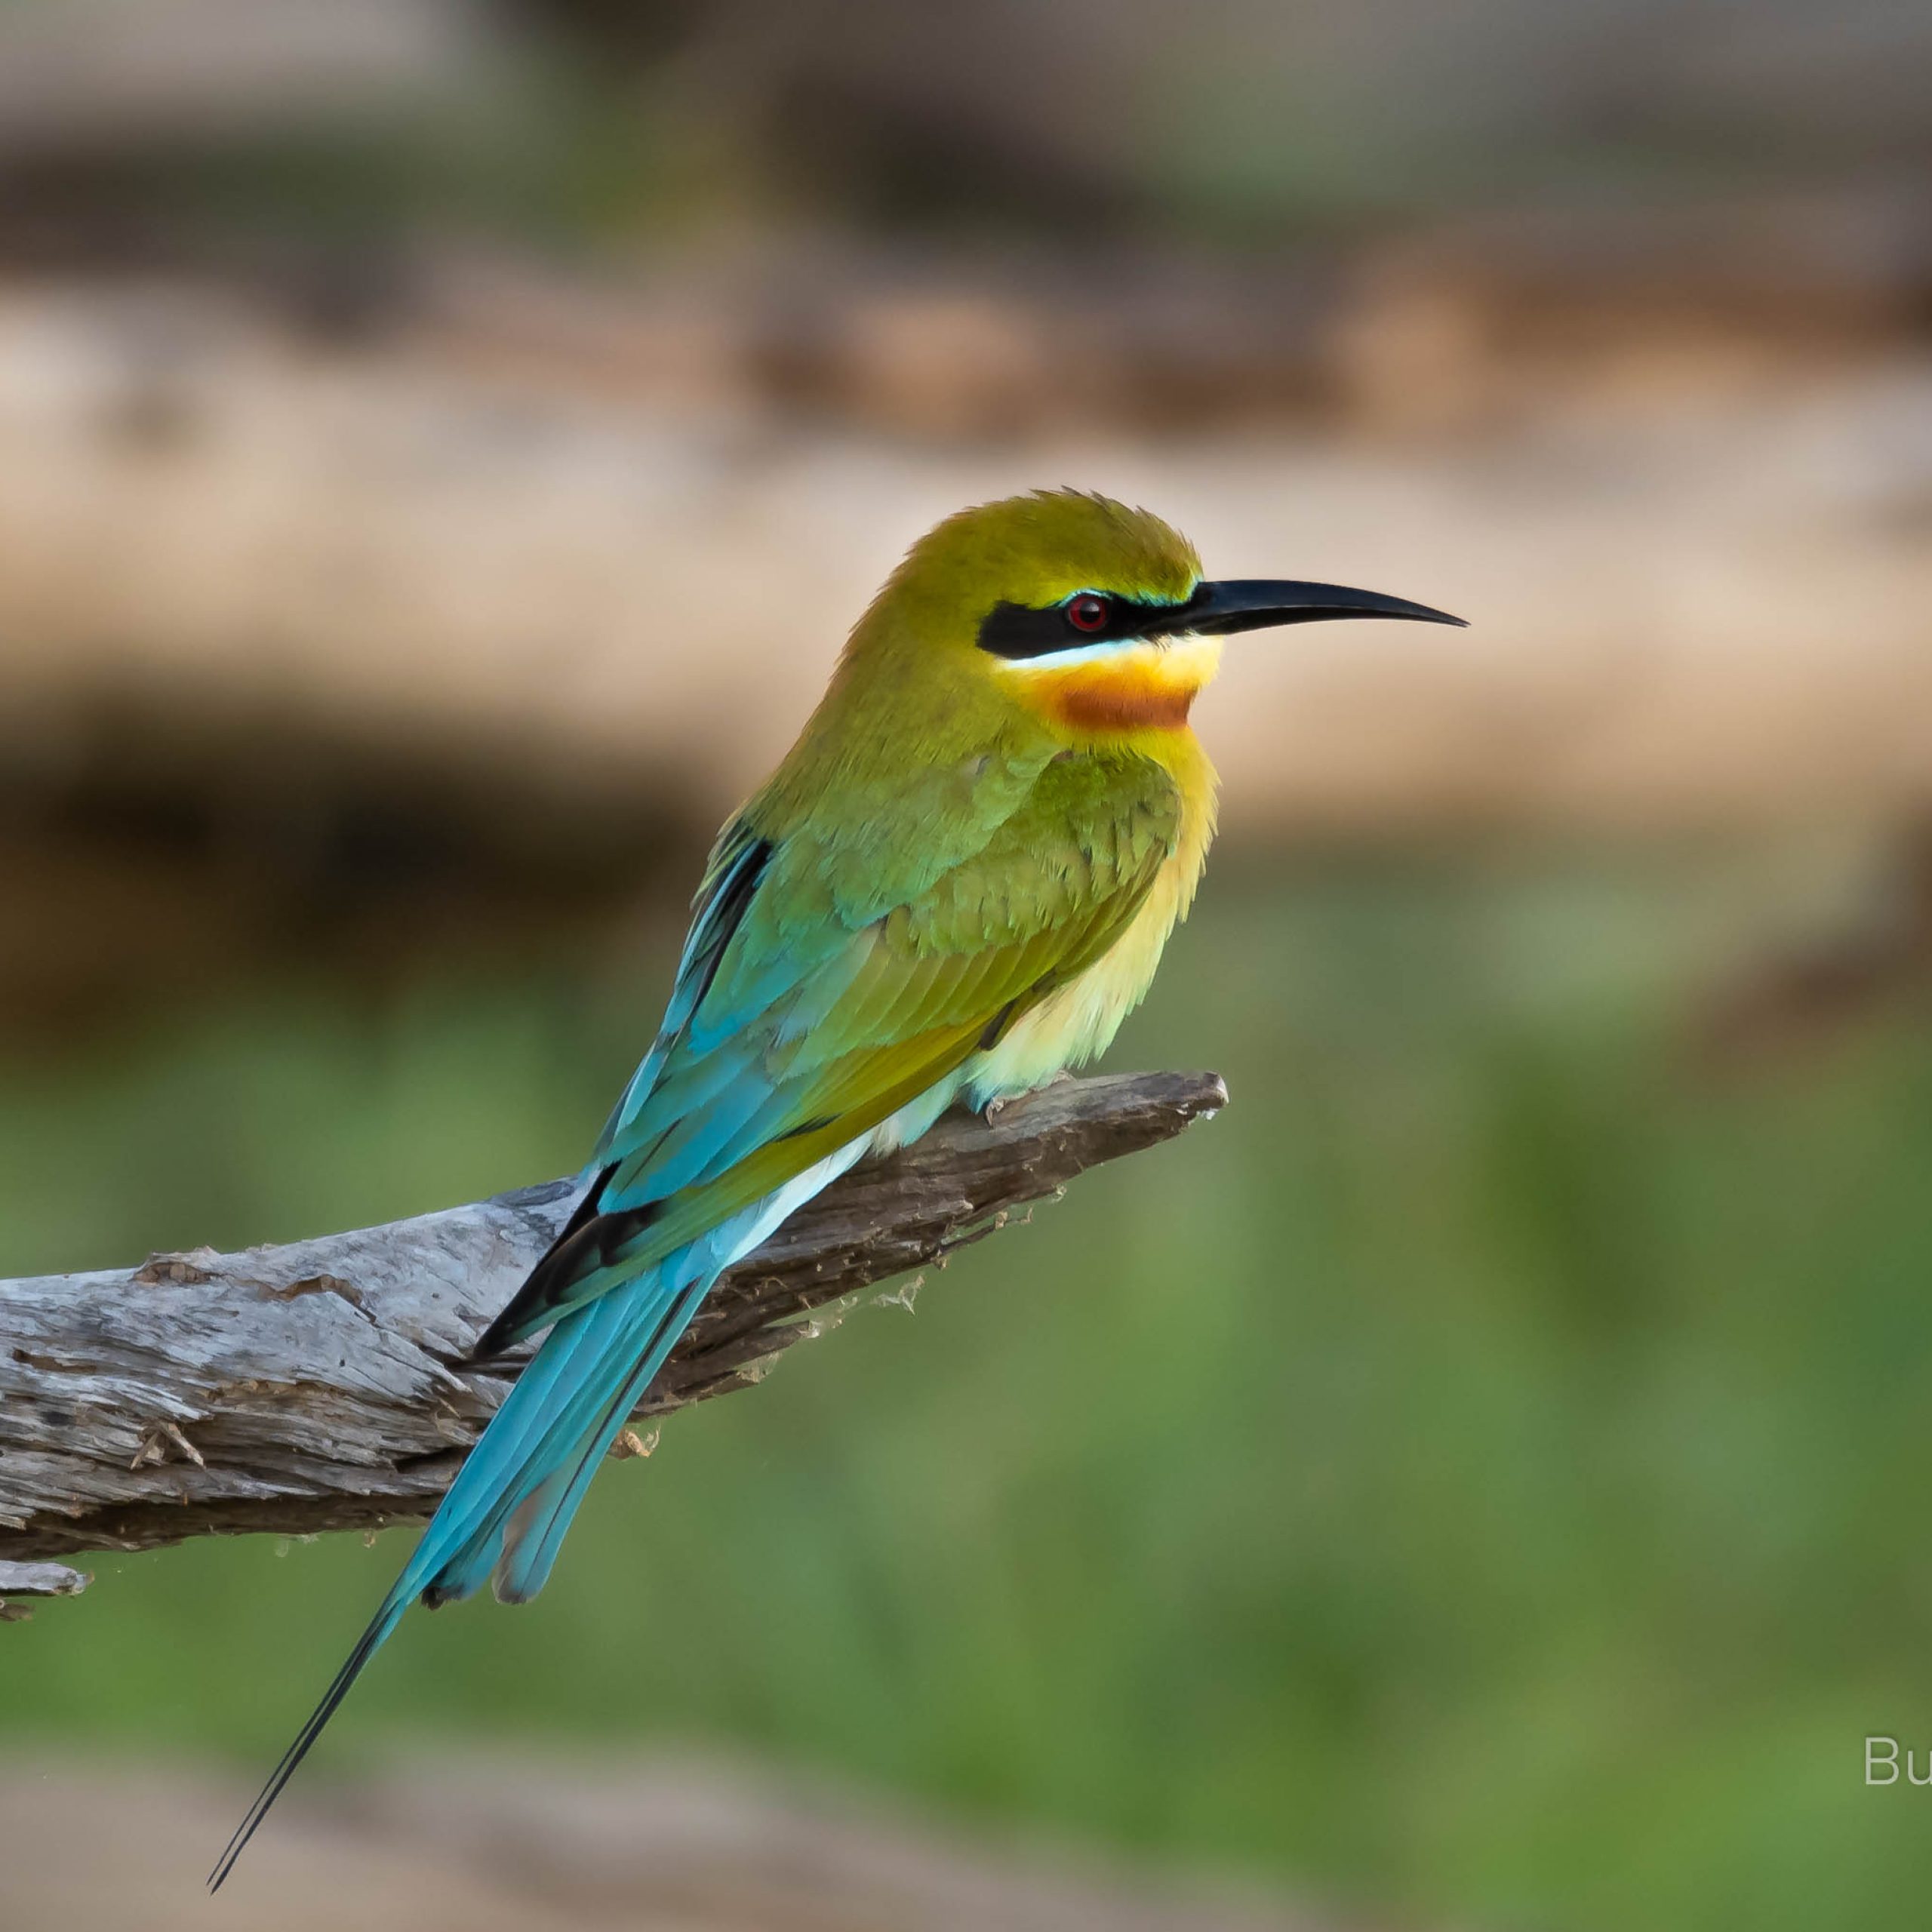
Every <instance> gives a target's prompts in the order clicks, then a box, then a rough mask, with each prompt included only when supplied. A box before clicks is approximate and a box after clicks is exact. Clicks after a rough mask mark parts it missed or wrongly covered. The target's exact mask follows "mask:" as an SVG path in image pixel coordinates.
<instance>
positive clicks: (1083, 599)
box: [1066, 590, 1113, 632]
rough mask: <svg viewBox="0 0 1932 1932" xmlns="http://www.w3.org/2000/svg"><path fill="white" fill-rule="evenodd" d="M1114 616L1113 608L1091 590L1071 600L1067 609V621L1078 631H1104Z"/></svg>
mask: <svg viewBox="0 0 1932 1932" xmlns="http://www.w3.org/2000/svg"><path fill="white" fill-rule="evenodd" d="M1112 615H1113V606H1112V605H1111V604H1109V602H1108V601H1107V600H1106V598H1104V597H1096V596H1095V595H1094V593H1093V592H1091V590H1089V591H1084V592H1082V593H1081V595H1079V596H1078V597H1075V598H1072V599H1071V600H1070V601H1069V603H1068V605H1067V607H1066V621H1067V622H1068V623H1069V624H1071V625H1072V626H1073V628H1074V629H1075V630H1077V631H1088V632H1093V631H1103V630H1105V629H1106V627H1107V620H1108V619H1109V617H1112Z"/></svg>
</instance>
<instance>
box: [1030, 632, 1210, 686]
mask: <svg viewBox="0 0 1932 1932" xmlns="http://www.w3.org/2000/svg"><path fill="white" fill-rule="evenodd" d="M1197 641H1198V636H1197V634H1196V633H1195V632H1192V631H1177V632H1175V633H1174V635H1173V636H1171V637H1164V638H1145V637H1117V638H1106V639H1103V640H1102V641H1100V642H1099V643H1097V644H1070V645H1068V646H1067V648H1066V649H1065V650H1064V651H1041V652H1039V653H1038V654H1037V655H1035V656H1034V657H1002V658H1001V659H1000V660H999V663H1000V666H1001V669H1004V670H1008V671H1014V672H1020V674H1021V675H1024V674H1025V673H1026V672H1029V671H1060V670H1064V669H1066V667H1067V666H1069V665H1071V664H1102V663H1106V661H1107V660H1109V659H1110V658H1112V659H1120V658H1124V657H1126V656H1128V654H1130V653H1131V652H1134V651H1146V652H1147V653H1149V654H1152V653H1154V652H1157V651H1167V650H1169V649H1171V648H1173V647H1174V646H1175V645H1186V644H1193V643H1195V642H1197Z"/></svg>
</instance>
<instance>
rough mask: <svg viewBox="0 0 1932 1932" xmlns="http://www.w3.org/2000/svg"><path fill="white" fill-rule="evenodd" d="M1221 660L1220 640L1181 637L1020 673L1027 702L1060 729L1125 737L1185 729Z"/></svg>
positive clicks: (1098, 735)
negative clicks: (1164, 642)
mask: <svg viewBox="0 0 1932 1932" xmlns="http://www.w3.org/2000/svg"><path fill="white" fill-rule="evenodd" d="M1220 662H1221V641H1220V638H1205V637H1189V638H1175V639H1174V640H1173V641H1171V642H1169V643H1166V644H1140V645H1128V646H1127V647H1126V648H1124V649H1122V650H1120V651H1114V652H1111V653H1109V654H1107V655H1106V656H1105V657H1094V658H1090V659H1088V660H1087V661H1085V662H1084V663H1078V664H1059V665H1054V666H1038V667H1035V668H1033V669H1029V670H1023V671H1021V672H1020V674H1019V675H1020V677H1021V678H1022V679H1023V681H1024V684H1025V686H1026V698H1027V701H1028V702H1029V703H1031V704H1032V706H1034V707H1035V709H1037V710H1038V712H1040V713H1041V715H1042V716H1043V717H1045V718H1048V719H1050V720H1051V721H1052V722H1053V723H1054V724H1057V725H1058V726H1059V727H1060V729H1061V730H1063V731H1074V732H1078V733H1081V734H1091V735H1092V736H1094V737H1132V736H1134V735H1135V734H1137V733H1140V732H1143V731H1184V730H1185V729H1186V726H1187V715H1188V712H1189V709H1191V708H1192V706H1193V703H1194V700H1195V698H1196V697H1198V696H1199V695H1200V694H1201V688H1202V687H1203V686H1204V685H1206V684H1207V682H1208V681H1209V680H1210V679H1211V678H1212V677H1213V676H1214V673H1215V672H1216V671H1217V669H1219V668H1220Z"/></svg>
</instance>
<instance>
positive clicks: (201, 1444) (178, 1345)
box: [0, 1073, 1227, 1593]
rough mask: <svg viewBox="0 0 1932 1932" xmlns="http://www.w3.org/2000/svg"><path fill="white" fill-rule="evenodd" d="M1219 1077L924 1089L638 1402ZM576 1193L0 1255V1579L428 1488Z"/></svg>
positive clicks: (920, 1256) (870, 1278) (1192, 1099)
mask: <svg viewBox="0 0 1932 1932" xmlns="http://www.w3.org/2000/svg"><path fill="white" fill-rule="evenodd" d="M1226 1098H1227V1092H1226V1088H1224V1087H1223V1085H1222V1084H1221V1081H1220V1078H1218V1077H1217V1075H1214V1074H1209V1073H1152V1074H1131V1075H1114V1076H1111V1077H1108V1078H1099V1079H1090V1080H1078V1081H1063V1082H1061V1083H1060V1084H1057V1085H1054V1086H1052V1087H1050V1088H1047V1089H1045V1090H1044V1091H1043V1092H1041V1093H1038V1094H1031V1095H1029V1096H1028V1097H1026V1098H1025V1099H1023V1100H1017V1101H1015V1102H1014V1103H1012V1104H1011V1106H1007V1107H1005V1108H1004V1109H1001V1110H1000V1111H999V1112H998V1113H997V1114H996V1115H995V1117H994V1118H992V1119H991V1120H985V1119H982V1118H980V1117H978V1116H977V1115H968V1114H956V1115H949V1117H948V1118H946V1119H945V1120H943V1121H941V1122H940V1124H939V1125H938V1126H937V1128H934V1130H933V1131H932V1132H931V1134H928V1135H927V1136H926V1137H925V1138H924V1140H921V1141H919V1142H918V1143H917V1144H916V1145H915V1146H912V1147H909V1148H906V1149H903V1150H902V1151H901V1152H899V1153H897V1154H896V1155H892V1156H891V1157H890V1158H887V1159H883V1160H879V1161H868V1162H866V1163H865V1164H863V1165H862V1166H860V1167H859V1168H855V1169H854V1171H852V1172H851V1174H848V1175H847V1176H845V1177H844V1179H843V1180H841V1181H839V1182H838V1183H836V1184H835V1186H832V1187H831V1188H829V1189H827V1190H826V1192H825V1193H824V1194H823V1195H821V1196H820V1198H819V1199H818V1200H817V1201H814V1202H812V1203H811V1204H810V1205H808V1207H804V1208H801V1210H800V1211H798V1213H797V1214H795V1215H794V1216H793V1217H792V1219H791V1220H790V1221H789V1222H788V1223H786V1226H784V1227H783V1228H782V1229H780V1231H779V1232H778V1233H777V1235H776V1236H774V1238H773V1239H772V1240H771V1241H770V1242H768V1244H766V1245H765V1246H764V1247H763V1248H761V1249H760V1250H759V1251H758V1253H757V1254H755V1255H754V1256H752V1257H750V1258H749V1260H746V1261H745V1262H743V1263H741V1264H740V1266H737V1267H736V1268H734V1269H732V1270H731V1272H729V1273H728V1275H725V1276H724V1278H722V1279H721V1281H719V1283H718V1286H717V1287H716V1288H715V1289H714V1290H713V1291H712V1294H711V1297H710V1298H709V1300H708V1301H707V1302H706V1304H705V1306H704V1308H703V1310H702V1311H701V1312H700V1315H699V1316H698V1318H697V1321H695V1322H694V1323H693V1324H692V1326H691V1331H690V1332H689V1333H688V1334H687V1335H686V1337H685V1340H684V1341H683V1342H682V1343H681V1345H680V1346H679V1347H678V1350H677V1352H676V1353H675V1355H673V1356H672V1358H671V1360H670V1361H669V1363H667V1364H666V1367H665V1368H664V1371H663V1374H660V1376H659V1377H658V1378H657V1381H656V1382H655V1383H653V1384H652V1386H651V1390H650V1392H649V1394H648V1396H647V1398H646V1399H645V1403H644V1404H643V1405H642V1407H641V1408H640V1409H639V1411H638V1414H639V1415H640V1416H646V1415H651V1416H654V1415H658V1414H663V1413H665V1412H666V1411H669V1410H672V1409H675V1408H680V1407H683V1406H684V1404H686V1403H688V1402H694V1401H702V1400H703V1399H704V1398H706V1397H707V1396H711V1395H722V1394H724V1393H725V1392H727V1391H728V1390H730V1389H740V1388H743V1387H746V1386H748V1385H749V1383H752V1382H754V1381H755V1380H758V1377H760V1375H761V1374H762V1373H763V1371H764V1369H765V1368H766V1367H768V1365H769V1364H770V1362H771V1358H773V1357H774V1356H775V1355H777V1353H778V1352H780V1350H781V1349H786V1348H788V1347H789V1346H791V1345H792V1343H795V1342H796V1341H798V1340H800V1339H801V1338H802V1337H807V1336H809V1335H811V1334H814V1333H816V1332H818V1331H819V1329H820V1327H821V1325H822V1324H814V1323H813V1322H811V1321H805V1320H804V1319H802V1318H804V1316H806V1315H808V1314H809V1312H810V1311H811V1310H812V1309H814V1308H817V1307H820V1306H822V1305H823V1304H825V1303H829V1302H833V1301H836V1300H840V1299H841V1297H845V1296H848V1295H850V1294H852V1293H853V1292H854V1291H856V1290H857V1289H860V1288H863V1287H866V1285H868V1284H869V1283H872V1282H874V1281H879V1280H881V1279H883V1278H884V1277H886V1276H888V1275H897V1274H899V1273H901V1272H904V1271H905V1270H906V1269H912V1268H917V1267H918V1266H921V1265H922V1264H924V1263H929V1262H935V1261H943V1260H944V1258H945V1257H946V1254H948V1253H949V1251H951V1250H952V1249H953V1248H955V1247H959V1246H961V1245H962V1244H964V1243H965V1242H968V1241H974V1240H977V1239H978V1238H980V1237H981V1236H982V1235H986V1234H988V1233H990V1232H992V1230H993V1229H995V1228H997V1227H998V1226H1001V1225H1002V1224H1003V1223H1004V1221H1005V1220H1006V1218H1007V1215H1008V1211H1010V1210H1011V1209H1012V1208H1013V1207H1017V1206H1018V1205H1020V1204H1022V1203H1023V1202H1026V1201H1034V1200H1037V1199H1038V1198H1041V1196H1043V1195H1048V1194H1051V1193H1054V1192H1056V1191H1057V1189H1060V1188H1061V1187H1063V1186H1064V1185H1065V1184H1066V1183H1067V1182H1068V1181H1069V1180H1071V1179H1072V1177H1074V1176H1075V1174H1078V1173H1079V1172H1080V1171H1081V1169H1083V1168H1088V1167H1091V1166H1093V1165H1094V1164H1096V1163H1097V1162H1099V1161H1106V1160H1111V1159H1113V1158H1115V1157H1116V1156H1118V1155H1121V1154H1128V1153H1132V1152H1134V1151H1135V1150H1137V1149H1140V1148H1143V1147H1148V1146H1152V1145H1154V1144H1155V1143H1156V1142H1158V1141H1161V1140H1166V1139H1168V1138H1169V1137H1171V1136H1172V1135H1174V1134H1178V1133H1179V1132H1180V1131H1181V1129H1182V1128H1184V1127H1186V1125H1187V1124H1188V1123H1189V1121H1192V1120H1194V1119H1196V1118H1199V1117H1201V1116H1202V1115H1209V1114H1212V1113H1213V1112H1214V1111H1215V1110H1216V1109H1217V1108H1219V1107H1220V1106H1221V1105H1222V1104H1223V1103H1224V1102H1225V1101H1226ZM574 1193H575V1190H574V1185H573V1183H571V1182H568V1181H552V1182H549V1183H546V1184H545V1185H543V1186H537V1187H531V1188H525V1189H521V1190H519V1191H518V1192H515V1193H513V1194H506V1195H498V1196H497V1198H495V1199H494V1200H490V1201H478V1202H476V1203H475V1204H472V1205H471V1206H469V1207H454V1208H451V1209H448V1210H447V1211H445V1212H443V1213H441V1214H426V1215H423V1216H420V1217H418V1218H417V1219H415V1220H408V1221H398V1222H395V1223H392V1224H390V1225H389V1226H386V1227H378V1228H366V1229H358V1230H356V1231H355V1232H351V1233H347V1234H337V1235H324V1236H322V1237H321V1238H319V1239H317V1240H313V1241H297V1242H294V1243H293V1244H291V1245H289V1246H288V1247H257V1248H251V1249H248V1250H247V1251H245V1252H243V1253H242V1254H229V1255H223V1254H216V1253H214V1251H212V1250H211V1249H205V1248H204V1249H198V1250H196V1251H194V1252H193V1253H192V1254H158V1255H155V1256H153V1257H151V1258H150V1259H149V1260H148V1261H146V1263H143V1265H142V1266H140V1267H139V1268H136V1269H111V1270H106V1271H103V1272H95V1273H89V1274H82V1275H41V1276H38V1277H35V1278H29V1279H26V1280H23V1281H5V1282H0V1593H4V1592H5V1590H6V1589H8V1588H10V1587H11V1588H12V1589H16V1590H19V1591H20V1592H27V1591H29V1590H31V1589H32V1588H33V1580H32V1578H31V1577H29V1578H27V1579H26V1580H16V1581H15V1582H14V1583H12V1584H11V1585H9V1584H8V1581H7V1577H8V1571H9V1568H10V1566H13V1565H19V1564H24V1563H25V1562H26V1560H27V1559H29V1558H48V1557H55V1556H62V1555H68V1554H69V1553H71V1552H75V1551H81V1550H89V1549H146V1548H148V1547H149V1546H152V1545H155V1544H158V1543H174V1542H178V1541H180V1540H182V1539H183V1538H186V1537H192V1536H201V1535H206V1534H215V1533H223V1532H234V1531H248V1530H271V1531H281V1533H283V1534H306V1533H307V1532H309V1531H317V1530H334V1529H352V1528H368V1527H377V1526H379V1525H381V1524H386V1523H389V1522H393V1521H397V1520H398V1519H408V1518H420V1517H422V1516H424V1515H427V1514H428V1513H429V1511H430V1510H431V1509H433V1508H434V1507H435V1503H436V1500H437V1499H438V1497H440V1496H441V1494H442V1492H443V1491H444V1489H445V1487H447V1486H448V1483H449V1481H450V1479H451V1477H452V1476H453V1475H454V1473H455V1472H456V1469H457V1466H458V1465H459V1464H460V1462H461V1460H462V1459H463V1454H464V1452H465V1451H466V1450H467V1449H468V1447H469V1445H470V1444H471V1443H472V1442H473V1441H475V1438H476V1437H477V1435H478V1433H479V1432H481V1429H482V1427H483V1425H484V1424H485V1423H486V1422H487V1421H488V1419H489V1417H490V1416H491V1414H492V1413H493V1412H494V1410H495V1408H496V1406H497V1403H498V1402H500V1401H501V1400H502V1398H503V1395H504V1393H505V1392H506V1389H507V1388H508V1386H509V1380H510V1379H511V1378H512V1377H513V1376H514V1375H515V1374H516V1373H517V1371H518V1369H519V1368H520V1367H521V1361H522V1359H523V1358H520V1357H518V1356H516V1355H512V1356H509V1357H507V1358H504V1359H503V1360H502V1361H497V1362H493V1363H491V1364H490V1365H489V1367H488V1369H487V1370H482V1369H476V1368H473V1367H469V1366H467V1365H466V1364H465V1362H464V1359H463V1358H464V1357H465V1355H466V1352H467V1351H468V1350H469V1346H470V1345H471V1343H472V1342H473V1341H474V1340H475V1337H476V1336H477V1335H478V1334H479V1333H480V1332H481V1330H482V1328H483V1327H484V1326H485V1324H486V1323H487V1322H488V1320H489V1318H491V1315H494V1313H495V1312H497V1309H499V1308H500V1307H501V1306H503V1303H505V1302H506V1300H508V1299H509V1297H510V1295H511V1294H512V1293H513V1292H514V1291H515V1289H516V1287H517V1286H518V1284H519V1282H521V1280H522V1278H523V1277H524V1275H525V1273H526V1272H527V1271H528V1269H529V1267H530V1266H531V1263H532V1262H534V1260H536V1258H537V1256H538V1255H539V1254H541V1253H542V1251H543V1249H544V1248H545V1247H546V1246H547V1245H548V1244H549V1241H551V1239H552V1237H553V1236H554V1235H555V1233H556V1232H557V1230H558V1228H559V1227H560V1226H561V1225H562V1223H563V1222H564V1220H565V1218H566V1217H567V1216H568V1213H569V1211H570V1209H571V1204H572V1202H573V1200H574ZM37 1567H38V1566H37ZM14 1574H15V1576H16V1577H17V1578H18V1571H17V1570H16V1571H14ZM63 1574H65V1575H66V1576H67V1577H72V1576H73V1575H74V1574H75V1573H73V1572H71V1571H69V1572H65V1573H63ZM40 1581H41V1583H42V1586H44V1587H45V1588H47V1589H51V1588H54V1587H55V1586H56V1584H57V1580H56V1579H50V1578H49V1577H47V1576H45V1574H42V1577H41V1578H40ZM58 1587H60V1588H61V1589H73V1588H76V1587H78V1584H77V1583H64V1584H59V1585H58Z"/></svg>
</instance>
